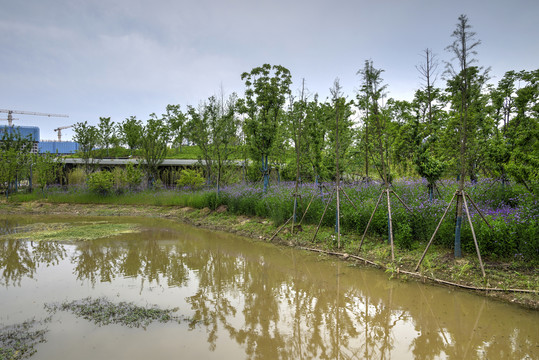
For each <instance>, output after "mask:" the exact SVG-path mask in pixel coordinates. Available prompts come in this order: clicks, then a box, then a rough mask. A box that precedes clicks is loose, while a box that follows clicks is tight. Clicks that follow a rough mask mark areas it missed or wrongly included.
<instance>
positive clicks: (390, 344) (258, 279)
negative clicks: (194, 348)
mask: <svg viewBox="0 0 539 360" xmlns="http://www.w3.org/2000/svg"><path fill="white" fill-rule="evenodd" d="M3 231H4V230H3ZM68 254H69V255H68ZM63 261H69V262H70V263H71V264H72V267H73V274H74V276H75V277H76V279H78V280H79V281H84V282H86V281H87V282H89V283H90V284H96V283H97V282H114V280H115V279H116V278H125V277H129V278H136V279H138V280H140V283H141V288H142V287H144V284H160V285H162V286H165V287H166V286H168V287H186V286H188V285H189V286H191V287H192V290H193V291H192V292H191V293H190V295H189V296H187V298H186V302H187V304H188V305H189V306H190V308H191V309H192V311H193V313H194V316H193V318H192V322H191V323H190V324H189V326H190V328H191V329H197V328H199V327H201V326H202V327H203V329H204V330H205V336H206V340H207V343H208V349H209V350H210V351H219V340H220V339H221V338H223V337H224V338H225V339H232V340H233V341H234V342H236V343H237V344H239V345H240V346H241V347H242V348H243V349H244V351H245V353H246V356H247V357H248V358H262V359H264V358H271V359H275V358H294V359H312V358H320V359H350V358H359V359H361V358H368V359H389V358H399V359H400V358H416V359H437V358H450V359H465V358H485V359H486V358H488V359H496V358H508V357H511V358H536V357H537V351H538V350H537V345H536V344H537V343H538V341H539V334H538V331H539V330H538V327H537V320H538V319H539V318H538V316H537V313H536V312H527V311H525V310H522V309H519V308H514V307H510V306H508V305H505V304H500V303H497V302H492V301H488V300H487V299H484V298H479V297H476V296H473V295H470V294H466V293H460V292H455V291H452V290H449V289H445V288H437V287H429V286H424V285H421V284H418V283H407V284H405V283H400V282H397V281H388V280H387V277H386V276H385V275H383V274H379V273H378V272H376V271H371V270H365V269H362V270H361V269H357V268H353V267H350V266H348V265H347V264H343V263H339V262H329V261H325V260H323V261H322V260H319V259H318V258H316V257H314V256H310V255H305V254H303V253H299V252H297V251H295V250H291V249H279V248H274V247H269V246H265V245H263V244H255V243H248V242H244V241H243V240H240V239H237V238H233V237H232V236H227V235H216V234H212V233H209V232H201V233H198V232H192V233H191V232H189V231H187V232H186V231H185V230H182V231H170V230H163V229H161V230H160V229H150V230H148V231H146V232H144V233H142V234H137V235H132V234H131V235H125V236H121V237H119V238H118V239H116V240H102V241H92V242H81V243H77V244H75V245H65V244H58V243H54V242H40V243H32V242H25V241H17V240H7V241H1V242H0V268H1V269H2V274H3V276H2V284H3V285H4V286H6V287H9V286H20V284H21V280H22V279H23V278H24V277H28V278H32V277H33V276H34V274H35V272H36V271H38V269H39V267H40V266H44V265H46V266H56V265H58V264H59V263H61V262H63ZM66 276H67V275H66ZM69 276H71V275H69ZM193 284H194V285H193Z"/></svg>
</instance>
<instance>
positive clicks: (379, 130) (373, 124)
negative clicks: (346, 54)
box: [358, 60, 390, 184]
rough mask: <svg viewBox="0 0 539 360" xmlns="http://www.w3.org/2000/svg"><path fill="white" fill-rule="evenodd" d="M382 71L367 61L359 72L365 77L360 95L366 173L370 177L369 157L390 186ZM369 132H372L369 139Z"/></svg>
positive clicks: (384, 88) (370, 61) (385, 86)
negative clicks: (382, 101) (383, 109)
mask: <svg viewBox="0 0 539 360" xmlns="http://www.w3.org/2000/svg"><path fill="white" fill-rule="evenodd" d="M383 71H384V70H382V69H376V68H375V67H374V66H373V62H372V60H367V61H365V67H364V68H363V69H361V70H359V71H358V74H361V75H362V77H363V82H362V86H361V89H360V93H359V94H358V100H359V103H358V105H359V108H360V109H362V110H363V111H364V113H365V117H364V129H365V154H366V155H365V156H366V159H365V163H366V165H365V172H366V176H367V177H368V155H370V156H371V158H372V159H373V160H374V164H375V166H376V168H377V170H378V173H379V175H380V177H381V178H382V181H383V182H384V183H385V184H389V182H390V177H389V168H388V162H387V160H388V159H387V151H386V150H387V146H386V145H387V143H386V141H387V131H388V126H389V124H388V122H389V121H388V118H387V116H385V114H384V113H383V112H382V111H381V106H380V101H381V100H382V98H383V97H384V96H385V90H386V88H387V85H382V81H383V80H382V76H381V75H382V72H383ZM369 130H370V131H371V134H370V138H369Z"/></svg>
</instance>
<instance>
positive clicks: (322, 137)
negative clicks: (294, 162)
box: [304, 94, 329, 183]
mask: <svg viewBox="0 0 539 360" xmlns="http://www.w3.org/2000/svg"><path fill="white" fill-rule="evenodd" d="M328 120H329V119H328V118H327V117H326V116H323V110H322V106H321V104H320V103H319V102H318V95H317V94H315V96H314V99H313V100H312V101H309V102H307V103H306V105H305V125H304V126H305V138H306V140H305V143H306V147H307V149H306V152H307V157H308V159H309V162H310V165H311V167H312V169H313V176H314V181H315V182H316V183H319V180H320V178H321V177H326V175H327V171H326V169H325V166H324V149H325V148H326V142H327V132H328V127H329V124H328V123H327V121H328Z"/></svg>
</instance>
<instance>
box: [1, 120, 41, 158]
mask: <svg viewBox="0 0 539 360" xmlns="http://www.w3.org/2000/svg"><path fill="white" fill-rule="evenodd" d="M6 132H7V133H8V134H14V133H17V132H19V134H20V135H21V137H23V138H26V137H28V136H30V139H31V140H32V142H33V145H32V153H33V154H37V152H38V143H39V128H38V127H37V126H9V125H0V140H1V139H2V137H3V136H4V133H6Z"/></svg>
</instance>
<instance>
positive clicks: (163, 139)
mask: <svg viewBox="0 0 539 360" xmlns="http://www.w3.org/2000/svg"><path fill="white" fill-rule="evenodd" d="M142 134H143V135H142V138H141V149H142V154H143V157H144V169H145V170H146V175H147V177H148V185H149V186H152V184H153V182H154V180H155V178H156V177H157V173H158V167H159V165H160V164H161V163H162V162H163V160H164V159H165V156H166V154H167V149H168V147H167V143H168V141H169V129H168V127H167V126H166V124H165V123H164V122H163V120H162V119H158V118H157V116H156V115H155V114H150V119H149V120H148V121H147V123H146V125H145V126H144V127H143V131H142Z"/></svg>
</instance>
